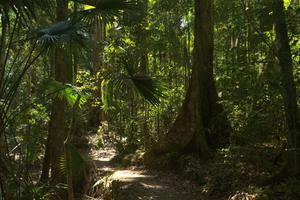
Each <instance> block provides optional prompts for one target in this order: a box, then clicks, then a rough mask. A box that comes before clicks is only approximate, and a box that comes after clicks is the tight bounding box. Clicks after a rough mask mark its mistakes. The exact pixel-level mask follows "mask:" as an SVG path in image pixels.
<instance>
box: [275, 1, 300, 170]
mask: <svg viewBox="0 0 300 200" xmlns="http://www.w3.org/2000/svg"><path fill="white" fill-rule="evenodd" d="M273 11H274V24H275V34H276V39H275V48H276V49H275V53H276V55H277V57H278V60H279V65H280V67H281V74H282V84H283V91H282V92H283V94H282V96H283V101H284V108H285V115H286V123H287V128H288V167H287V170H288V173H287V174H288V175H289V176H295V175H300V151H299V150H300V124H299V119H298V106H297V95H296V86H295V81H294V76H293V61H292V54H291V48H290V45H289V38H288V31H287V25H286V20H285V11H284V4H283V0H273Z"/></svg>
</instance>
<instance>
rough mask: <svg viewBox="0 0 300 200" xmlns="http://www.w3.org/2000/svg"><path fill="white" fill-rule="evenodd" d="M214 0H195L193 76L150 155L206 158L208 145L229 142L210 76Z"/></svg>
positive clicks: (225, 121)
mask: <svg viewBox="0 0 300 200" xmlns="http://www.w3.org/2000/svg"><path fill="white" fill-rule="evenodd" d="M212 11H213V2H212V1H211V0H195V30H194V52H193V66H192V75H191V79H190V83H189V88H188V91H187V94H186V97H185V100H184V102H183V106H182V108H181V111H180V113H179V115H178V117H177V119H176V120H175V122H174V124H173V126H172V127H171V129H170V130H169V132H168V133H167V135H166V137H165V139H164V140H163V141H162V142H161V143H159V144H158V145H156V146H155V147H154V148H153V149H152V151H150V154H149V155H151V154H154V155H161V154H165V153H169V152H188V151H190V152H196V153H198V154H199V155H200V157H202V158H205V157H206V156H207V155H208V152H209V149H210V148H215V147H218V146H221V145H222V144H226V143H228V138H229V131H230V126H229V124H228V122H227V119H226V117H225V116H224V115H223V114H222V110H223V109H222V106H221V105H219V104H218V103H217V92H216V87H215V83H214V78H213V47H214V45H213V19H212Z"/></svg>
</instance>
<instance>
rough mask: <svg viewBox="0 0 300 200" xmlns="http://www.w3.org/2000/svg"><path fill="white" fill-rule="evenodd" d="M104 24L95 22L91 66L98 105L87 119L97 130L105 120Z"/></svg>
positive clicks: (101, 21) (100, 21)
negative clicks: (103, 77) (103, 90)
mask: <svg viewBox="0 0 300 200" xmlns="http://www.w3.org/2000/svg"><path fill="white" fill-rule="evenodd" d="M105 31H106V30H105V22H104V21H103V20H97V24H96V27H95V34H94V39H95V40H96V42H97V45H96V47H95V48H94V52H93V53H94V55H93V66H94V69H93V71H94V77H95V79H96V86H97V87H96V88H97V89H96V90H95V91H94V96H95V99H97V100H98V101H99V103H98V105H97V106H95V107H92V109H91V112H90V117H89V125H90V126H91V127H92V128H98V127H99V126H100V125H101V122H102V121H104V120H105V113H104V111H103V110H102V108H101V106H102V99H101V96H102V95H101V94H102V91H101V82H102V72H101V70H103V69H102V68H103V67H104V63H103V60H102V59H103V53H102V51H103V48H101V46H100V45H101V44H100V43H101V42H103V41H104V40H105Z"/></svg>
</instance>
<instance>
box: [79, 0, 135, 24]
mask: <svg viewBox="0 0 300 200" xmlns="http://www.w3.org/2000/svg"><path fill="white" fill-rule="evenodd" d="M73 1H76V2H78V3H81V4H83V5H85V6H88V9H85V10H82V11H79V12H78V13H77V15H78V17H79V18H80V19H81V20H83V21H84V22H86V23H88V24H93V23H94V20H95V16H96V17H100V18H101V19H103V20H105V21H106V22H107V23H108V22H112V21H113V20H114V19H115V17H121V16H122V14H123V12H124V11H132V10H135V11H137V10H138V8H139V1H137V0H73Z"/></svg>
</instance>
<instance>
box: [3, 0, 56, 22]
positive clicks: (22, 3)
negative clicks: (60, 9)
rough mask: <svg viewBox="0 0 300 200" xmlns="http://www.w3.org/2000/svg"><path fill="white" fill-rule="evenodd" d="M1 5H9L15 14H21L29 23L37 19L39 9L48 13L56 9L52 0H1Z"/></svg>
mask: <svg viewBox="0 0 300 200" xmlns="http://www.w3.org/2000/svg"><path fill="white" fill-rule="evenodd" d="M0 5H8V6H9V7H10V8H11V9H12V10H13V11H14V12H15V13H18V14H20V15H21V16H22V18H23V19H24V20H26V19H27V20H28V21H30V20H31V19H34V20H36V19H37V13H36V11H37V10H38V8H42V9H43V10H45V11H48V12H51V10H53V8H54V6H53V1H51V0H38V1H37V0H1V1H0Z"/></svg>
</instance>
